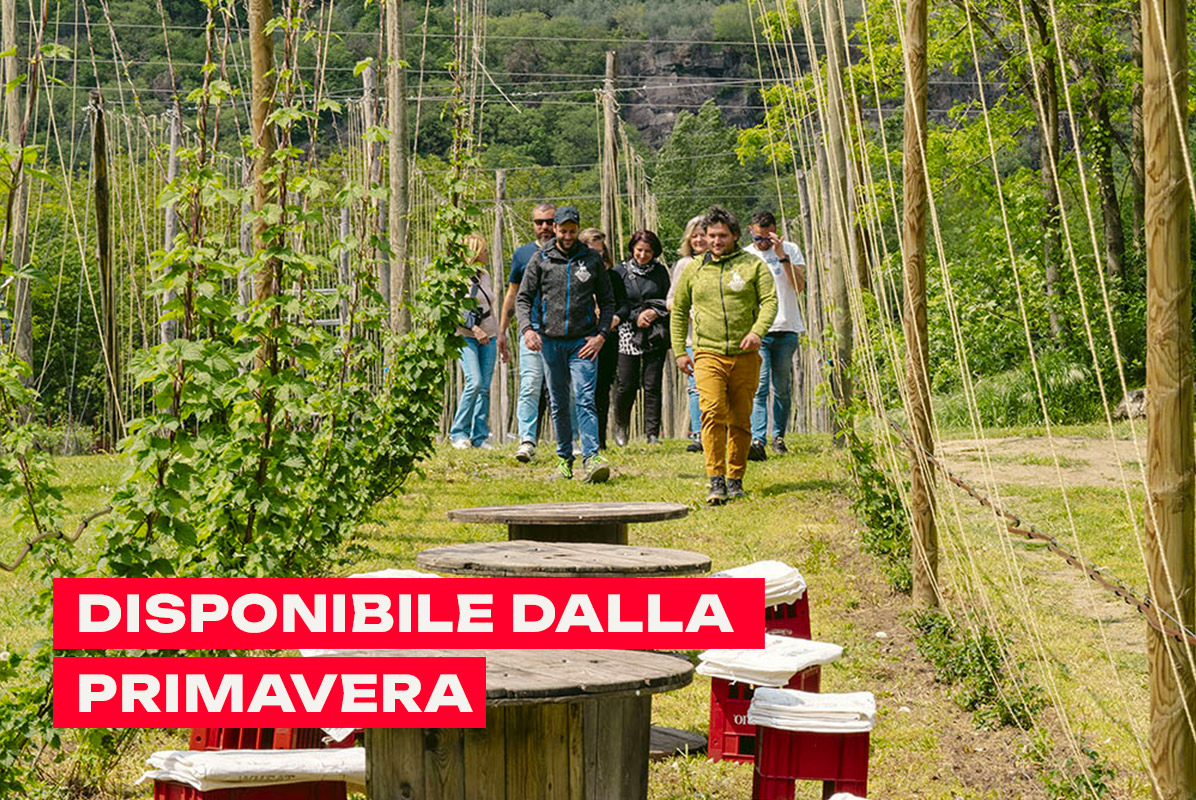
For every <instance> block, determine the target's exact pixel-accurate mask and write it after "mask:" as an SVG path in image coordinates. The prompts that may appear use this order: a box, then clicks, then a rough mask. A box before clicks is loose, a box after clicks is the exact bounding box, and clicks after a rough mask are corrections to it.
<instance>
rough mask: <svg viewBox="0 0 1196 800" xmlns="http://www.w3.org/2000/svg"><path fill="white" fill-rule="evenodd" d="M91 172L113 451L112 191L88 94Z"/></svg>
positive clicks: (97, 100)
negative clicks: (93, 187) (90, 121)
mask: <svg viewBox="0 0 1196 800" xmlns="http://www.w3.org/2000/svg"><path fill="white" fill-rule="evenodd" d="M91 105H92V112H93V117H94V123H93V125H92V147H91V158H92V160H91V169H92V174H93V176H94V180H95V208H96V262H97V263H98V264H99V272H100V346H101V355H102V357H103V359H104V377H105V380H104V387H105V392H104V395H105V397H104V400H105V402H104V414H103V425H102V428H103V430H102V432H101V435H100V449H101V450H112V449H113V448H114V447H115V445H116V443H117V442H118V441H119V440H120V439H121V437H122V436H123V435H124V431H123V430H122V429H121V428H122V425H121V420H122V418H123V417H122V415H121V396H120V394H121V393H120V350H119V349H118V345H117V338H116V280H115V275H114V274H113V272H112V239H111V236H110V230H111V228H110V222H109V220H110V213H111V208H112V199H111V191H110V186H109V183H108V133H107V130H106V125H105V121H104V98H103V96H102V95H101V94H100V92H99V90H98V89H97V90H93V91H92V93H91Z"/></svg>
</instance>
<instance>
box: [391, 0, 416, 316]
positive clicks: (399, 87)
mask: <svg viewBox="0 0 1196 800" xmlns="http://www.w3.org/2000/svg"><path fill="white" fill-rule="evenodd" d="M403 33H404V31H403V0H390V3H389V4H388V5H387V6H386V55H387V59H386V114H387V119H388V121H389V123H390V173H389V177H390V205H389V226H388V230H389V234H390V326H391V329H392V330H394V332H395V333H397V334H399V335H402V334H404V333H406V332H407V331H408V330H410V329H411V312H410V309H409V308H408V306H407V304H408V303H409V302H410V301H411V289H412V274H411V268H410V265H409V264H408V263H407V226H408V220H409V214H410V201H409V199H408V194H407V193H408V190H409V188H410V180H409V178H408V162H407V159H408V157H409V154H408V152H407V148H408V145H407V67H406V66H405V64H404V63H403V62H404V59H405V57H406V47H405V43H404V41H403Z"/></svg>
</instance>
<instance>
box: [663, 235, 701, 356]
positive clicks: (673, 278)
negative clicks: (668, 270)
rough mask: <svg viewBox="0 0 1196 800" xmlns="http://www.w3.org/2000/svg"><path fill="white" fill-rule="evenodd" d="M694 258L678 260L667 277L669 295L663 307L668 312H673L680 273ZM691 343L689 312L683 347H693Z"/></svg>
mask: <svg viewBox="0 0 1196 800" xmlns="http://www.w3.org/2000/svg"><path fill="white" fill-rule="evenodd" d="M695 258H697V256H685V257H684V258H682V259H680V260H678V261H677V263H676V264H674V265H673V274H672V275H670V276H669V293H668V294H667V295H665V298H664V302H665V305H667V306H668V309H669V311H672V310H673V296H674V295H675V294H676V293H677V280H678V279H679V278H680V277H681V273H682V272H683V271H684V270H685V268H686V267H688V266H689V264H690V262H691V261H693V260H694V259H695ZM693 343H694V318H693V313H692V311H691V312H690V315H689V328H687V329H686V331H685V346H686V347H693ZM673 357H674V358H676V357H677V353H674V354H673Z"/></svg>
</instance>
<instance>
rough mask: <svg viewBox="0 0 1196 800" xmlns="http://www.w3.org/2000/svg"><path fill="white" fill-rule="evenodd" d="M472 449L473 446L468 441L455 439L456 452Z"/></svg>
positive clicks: (454, 447)
mask: <svg viewBox="0 0 1196 800" xmlns="http://www.w3.org/2000/svg"><path fill="white" fill-rule="evenodd" d="M471 447H473V444H472V443H470V441H469V440H468V439H453V449H454V450H468V449H469V448H471Z"/></svg>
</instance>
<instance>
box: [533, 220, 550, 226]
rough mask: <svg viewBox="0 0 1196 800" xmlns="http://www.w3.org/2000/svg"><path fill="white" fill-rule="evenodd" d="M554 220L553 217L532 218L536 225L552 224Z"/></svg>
mask: <svg viewBox="0 0 1196 800" xmlns="http://www.w3.org/2000/svg"><path fill="white" fill-rule="evenodd" d="M553 222H554V220H552V219H533V220H532V224H534V225H551V224H552V223H553Z"/></svg>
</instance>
